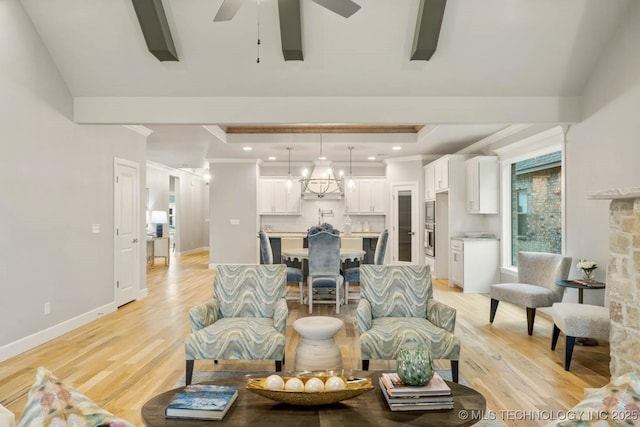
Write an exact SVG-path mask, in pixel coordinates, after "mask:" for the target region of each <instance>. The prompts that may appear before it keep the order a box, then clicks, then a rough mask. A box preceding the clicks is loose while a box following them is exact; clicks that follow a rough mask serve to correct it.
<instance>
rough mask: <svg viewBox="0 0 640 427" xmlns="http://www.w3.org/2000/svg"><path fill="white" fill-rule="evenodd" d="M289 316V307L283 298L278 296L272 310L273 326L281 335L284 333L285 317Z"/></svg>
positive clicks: (285, 327)
mask: <svg viewBox="0 0 640 427" xmlns="http://www.w3.org/2000/svg"><path fill="white" fill-rule="evenodd" d="M288 317H289V308H288V307H287V301H286V300H285V299H284V298H280V299H279V300H278V302H276V308H275V311H274V312H273V327H274V328H276V330H277V331H278V332H280V333H282V335H286V334H285V332H286V329H287V318H288Z"/></svg>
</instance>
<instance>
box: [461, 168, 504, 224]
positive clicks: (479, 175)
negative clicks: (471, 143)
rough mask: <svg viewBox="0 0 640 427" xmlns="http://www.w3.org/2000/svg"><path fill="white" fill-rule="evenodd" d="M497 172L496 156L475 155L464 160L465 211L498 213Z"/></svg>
mask: <svg viewBox="0 0 640 427" xmlns="http://www.w3.org/2000/svg"><path fill="white" fill-rule="evenodd" d="M498 173H499V166H498V157H496V156H477V157H473V158H471V159H469V160H466V161H465V177H466V179H465V181H466V182H465V183H466V194H467V212H469V213H478V214H497V213H498V204H499V200H498V195H499V182H498V181H499V175H498Z"/></svg>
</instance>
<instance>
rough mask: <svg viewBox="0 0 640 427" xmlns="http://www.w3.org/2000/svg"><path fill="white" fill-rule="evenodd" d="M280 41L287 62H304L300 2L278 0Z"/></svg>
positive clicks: (298, 0) (297, 0) (295, 0)
mask: <svg viewBox="0 0 640 427" xmlns="http://www.w3.org/2000/svg"><path fill="white" fill-rule="evenodd" d="M278 14H279V15H280V40H281V43H282V55H283V56H284V60H285V61H303V60H304V58H303V55H302V21H301V16H300V0H278Z"/></svg>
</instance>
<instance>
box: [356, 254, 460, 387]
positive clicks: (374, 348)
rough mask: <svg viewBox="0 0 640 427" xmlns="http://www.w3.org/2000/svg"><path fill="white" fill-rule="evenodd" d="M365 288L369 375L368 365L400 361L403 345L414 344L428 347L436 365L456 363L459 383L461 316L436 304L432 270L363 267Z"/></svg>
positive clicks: (363, 327) (363, 341)
mask: <svg viewBox="0 0 640 427" xmlns="http://www.w3.org/2000/svg"><path fill="white" fill-rule="evenodd" d="M360 287H361V289H360V295H361V298H360V301H359V303H358V307H357V322H358V329H359V331H360V351H361V353H362V366H363V369H364V370H367V369H368V367H369V360H371V359H383V360H392V359H396V357H397V354H398V350H399V349H400V348H401V347H402V346H403V345H405V344H407V343H410V342H415V343H419V344H422V345H424V346H425V347H427V348H428V349H429V351H430V352H431V355H432V357H433V358H434V359H447V360H451V372H452V377H453V379H454V381H456V382H457V380H458V359H459V357H460V339H459V338H458V337H456V336H455V335H454V334H453V333H454V328H455V319H456V311H455V309H453V308H451V307H449V306H447V305H445V304H442V303H439V302H437V301H435V300H434V299H433V288H432V286H431V273H430V271H429V267H428V266H418V265H407V266H399V265H369V264H367V265H362V266H361V267H360Z"/></svg>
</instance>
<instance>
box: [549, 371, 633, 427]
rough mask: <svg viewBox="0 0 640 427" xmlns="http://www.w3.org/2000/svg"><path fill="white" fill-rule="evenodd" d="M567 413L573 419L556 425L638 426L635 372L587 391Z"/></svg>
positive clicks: (565, 426) (572, 426)
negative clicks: (583, 397) (582, 398)
mask: <svg viewBox="0 0 640 427" xmlns="http://www.w3.org/2000/svg"><path fill="white" fill-rule="evenodd" d="M569 413H570V415H571V416H572V418H573V419H572V420H571V421H564V422H560V423H558V427H587V426H594V427H600V426H640V378H639V377H638V374H637V373H635V372H630V373H628V374H625V375H622V376H620V377H617V378H614V379H612V380H611V382H610V383H609V384H607V385H606V386H604V387H602V388H599V389H595V390H590V391H589V392H588V393H585V399H584V400H582V401H581V402H579V403H578V404H577V405H576V406H574V407H573V408H571V410H570V411H569Z"/></svg>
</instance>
